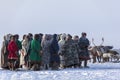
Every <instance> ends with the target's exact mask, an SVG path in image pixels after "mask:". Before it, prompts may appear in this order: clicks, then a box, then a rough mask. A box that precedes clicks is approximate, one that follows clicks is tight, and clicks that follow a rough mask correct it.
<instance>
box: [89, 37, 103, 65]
mask: <svg viewBox="0 0 120 80" xmlns="http://www.w3.org/2000/svg"><path fill="white" fill-rule="evenodd" d="M92 43H93V45H94V46H93V47H91V48H90V49H89V51H90V53H91V57H92V59H93V63H95V62H96V61H97V60H98V62H101V60H102V57H103V47H104V46H102V44H103V43H104V38H102V43H101V44H100V45H99V46H96V45H95V43H94V39H92ZM96 58H97V60H96Z"/></svg>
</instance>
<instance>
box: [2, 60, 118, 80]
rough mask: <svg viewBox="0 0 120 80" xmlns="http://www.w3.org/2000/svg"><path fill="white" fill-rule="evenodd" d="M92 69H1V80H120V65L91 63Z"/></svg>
mask: <svg viewBox="0 0 120 80" xmlns="http://www.w3.org/2000/svg"><path fill="white" fill-rule="evenodd" d="M88 65H89V67H90V68H76V69H75V68H67V69H63V70H59V71H52V70H41V71H27V70H21V71H9V70H4V69H0V80H120V63H111V62H109V63H95V64H93V63H89V64H88Z"/></svg>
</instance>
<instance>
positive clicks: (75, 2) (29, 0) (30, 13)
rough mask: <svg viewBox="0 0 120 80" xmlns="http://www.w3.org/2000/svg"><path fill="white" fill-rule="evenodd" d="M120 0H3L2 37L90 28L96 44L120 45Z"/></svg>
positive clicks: (0, 7) (0, 11)
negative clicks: (102, 40)
mask: <svg viewBox="0 0 120 80" xmlns="http://www.w3.org/2000/svg"><path fill="white" fill-rule="evenodd" d="M119 4H120V0H0V28H1V29H0V34H1V35H0V39H1V40H2V37H3V35H4V34H6V33H13V34H14V33H18V34H20V35H21V36H22V35H23V34H25V33H29V32H32V33H39V32H42V33H63V32H64V33H70V34H72V35H74V34H77V35H79V36H80V34H81V32H87V34H88V38H89V40H90V41H91V39H92V37H93V38H94V39H95V43H96V44H100V43H101V38H102V37H104V38H105V43H104V45H113V46H114V47H115V48H120V37H119V34H120V30H119V29H120V5H119Z"/></svg>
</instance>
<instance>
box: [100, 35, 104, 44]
mask: <svg viewBox="0 0 120 80" xmlns="http://www.w3.org/2000/svg"><path fill="white" fill-rule="evenodd" d="M103 43H104V38H103V37H102V43H101V44H100V46H102V44H103Z"/></svg>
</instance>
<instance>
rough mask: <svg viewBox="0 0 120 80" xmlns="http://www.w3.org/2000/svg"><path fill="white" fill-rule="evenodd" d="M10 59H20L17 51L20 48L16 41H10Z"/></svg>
mask: <svg viewBox="0 0 120 80" xmlns="http://www.w3.org/2000/svg"><path fill="white" fill-rule="evenodd" d="M8 51H9V54H8V59H18V56H17V51H18V47H17V44H16V42H15V41H10V43H9V44H8Z"/></svg>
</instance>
